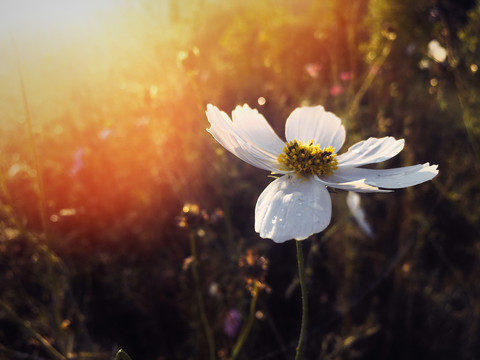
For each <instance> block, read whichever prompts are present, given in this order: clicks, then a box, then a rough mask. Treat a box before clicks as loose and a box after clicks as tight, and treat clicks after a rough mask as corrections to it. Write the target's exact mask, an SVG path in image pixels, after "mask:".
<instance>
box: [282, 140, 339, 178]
mask: <svg viewBox="0 0 480 360" xmlns="http://www.w3.org/2000/svg"><path fill="white" fill-rule="evenodd" d="M336 156H337V154H335V148H333V147H331V146H329V147H328V148H323V149H321V148H320V146H319V145H313V140H310V143H308V144H305V143H302V142H301V141H297V139H294V140H293V141H289V142H287V143H286V145H285V147H284V148H283V153H282V154H280V155H279V156H278V162H279V163H280V164H281V165H282V170H293V171H295V173H296V174H297V176H298V177H308V176H311V175H318V176H321V175H332V174H333V173H334V172H335V171H336V170H337V169H338V161H337V159H335V157H336Z"/></svg>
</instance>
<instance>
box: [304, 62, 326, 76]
mask: <svg viewBox="0 0 480 360" xmlns="http://www.w3.org/2000/svg"><path fill="white" fill-rule="evenodd" d="M322 68H323V66H322V64H320V63H319V62H314V63H308V64H305V71H306V72H307V74H308V75H309V76H311V77H312V78H316V77H317V76H318V75H319V74H320V71H321V70H322Z"/></svg>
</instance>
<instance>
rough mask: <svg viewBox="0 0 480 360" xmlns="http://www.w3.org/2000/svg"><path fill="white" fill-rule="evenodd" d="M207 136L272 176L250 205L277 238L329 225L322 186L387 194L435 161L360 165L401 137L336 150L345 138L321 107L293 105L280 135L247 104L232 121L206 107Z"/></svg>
mask: <svg viewBox="0 0 480 360" xmlns="http://www.w3.org/2000/svg"><path fill="white" fill-rule="evenodd" d="M206 113H207V118H208V121H209V122H210V125H211V126H210V128H209V129H207V131H208V132H210V134H212V136H213V137H214V138H215V139H216V140H217V141H218V142H219V143H220V144H221V145H222V146H223V147H224V148H225V149H227V150H228V151H230V152H231V153H232V154H234V155H236V156H237V157H239V158H240V159H242V160H243V161H246V162H247V163H249V164H251V165H253V166H256V167H258V168H260V169H264V170H267V171H270V172H272V174H274V175H276V176H278V178H277V179H275V180H274V181H273V182H272V183H270V184H269V185H268V186H267V187H266V188H265V190H264V191H263V192H262V194H261V195H260V197H259V198H258V200H257V204H256V206H255V231H256V232H258V233H259V234H260V236H261V237H262V238H270V239H272V240H273V241H275V242H278V243H281V242H284V241H286V240H289V239H296V240H304V239H306V238H308V237H309V236H310V235H312V234H315V233H318V232H320V231H322V230H324V229H325V228H326V227H327V226H328V224H329V223H330V219H331V215H332V202H331V199H330V194H329V192H328V190H327V187H331V188H335V189H341V190H347V191H355V192H388V191H391V190H388V189H398V188H404V187H407V186H412V185H417V184H420V183H423V182H425V181H428V180H431V179H432V178H433V177H435V175H437V174H438V170H437V165H430V164H429V163H425V164H421V165H413V166H407V167H401V168H394V169H382V170H376V169H365V168H361V166H363V165H367V164H374V163H378V162H381V161H385V160H388V159H390V158H392V157H393V156H395V155H397V154H398V153H399V152H400V151H401V150H402V149H403V146H404V140H403V139H402V140H396V139H395V138H393V137H383V138H373V137H371V138H369V139H367V140H364V141H360V142H358V143H356V144H355V145H353V146H351V147H350V148H349V149H348V150H347V152H345V153H343V154H341V155H337V152H338V150H340V148H341V147H342V145H343V143H344V141H345V128H344V127H343V125H342V123H341V121H340V119H339V118H338V117H337V116H336V115H334V114H333V113H331V112H327V111H325V109H324V108H323V106H314V107H301V108H297V109H295V110H294V111H293V112H292V113H291V114H290V116H289V117H288V119H287V122H286V124H285V137H286V139H287V142H286V143H285V142H284V141H282V140H281V139H280V138H279V137H278V136H277V135H276V134H275V132H274V131H273V129H272V128H271V126H270V125H269V124H268V122H267V121H266V120H265V118H264V117H263V116H262V115H261V114H260V113H259V112H258V111H257V110H255V109H251V108H250V107H249V106H248V105H243V106H237V107H236V108H235V110H234V111H233V113H232V119H230V117H229V116H228V115H227V114H226V113H225V112H223V111H220V110H219V109H218V108H217V107H215V106H213V105H208V106H207V112H206Z"/></svg>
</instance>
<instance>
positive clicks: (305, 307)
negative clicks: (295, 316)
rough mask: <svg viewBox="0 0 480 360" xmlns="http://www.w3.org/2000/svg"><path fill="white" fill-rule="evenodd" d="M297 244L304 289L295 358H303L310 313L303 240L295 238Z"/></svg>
mask: <svg viewBox="0 0 480 360" xmlns="http://www.w3.org/2000/svg"><path fill="white" fill-rule="evenodd" d="M295 243H296V244H297V261H298V279H299V281H300V288H301V289H302V325H301V328H300V336H299V338H298V345H297V352H296V354H295V360H301V359H302V358H303V357H302V354H303V346H304V343H305V338H306V333H307V313H308V301H307V300H308V299H307V284H306V283H305V263H304V260H303V245H302V242H301V241H298V240H295Z"/></svg>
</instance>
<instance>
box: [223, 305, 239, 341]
mask: <svg viewBox="0 0 480 360" xmlns="http://www.w3.org/2000/svg"><path fill="white" fill-rule="evenodd" d="M240 323H241V316H240V313H239V312H238V311H237V310H236V309H230V310H228V312H227V315H226V316H225V321H224V322H223V331H225V334H227V335H228V336H229V337H231V338H233V337H234V336H235V335H236V334H237V332H238V328H239V327H240Z"/></svg>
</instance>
